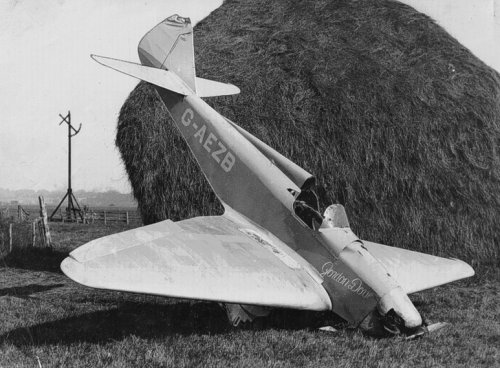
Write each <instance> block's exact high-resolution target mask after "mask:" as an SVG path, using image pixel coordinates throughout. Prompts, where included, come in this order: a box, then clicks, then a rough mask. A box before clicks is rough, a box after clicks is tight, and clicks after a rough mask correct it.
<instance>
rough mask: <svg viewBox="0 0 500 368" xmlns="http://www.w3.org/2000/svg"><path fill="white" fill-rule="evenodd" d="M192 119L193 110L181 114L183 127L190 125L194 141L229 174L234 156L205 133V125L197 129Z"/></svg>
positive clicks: (234, 160)
mask: <svg viewBox="0 0 500 368" xmlns="http://www.w3.org/2000/svg"><path fill="white" fill-rule="evenodd" d="M193 118H194V112H193V110H192V109H190V108H187V109H186V110H185V111H184V113H183V114H182V117H181V122H182V124H183V125H184V126H185V127H188V126H190V125H191V127H192V128H193V137H194V138H195V140H197V141H198V142H199V143H200V145H201V146H202V147H203V148H204V149H205V151H207V152H208V153H209V154H210V156H211V157H212V159H213V160H214V161H215V162H217V163H218V164H219V166H220V167H221V168H222V170H224V171H225V172H230V171H231V169H232V168H233V166H234V164H235V162H236V157H235V155H234V154H233V153H232V152H230V151H228V149H227V147H226V145H225V144H224V143H222V141H221V140H220V139H219V138H217V136H216V135H215V134H214V133H212V132H210V131H208V132H207V126H206V125H205V124H203V125H202V126H201V127H200V128H199V129H198V124H196V123H194V122H193ZM191 123H192V124H191Z"/></svg>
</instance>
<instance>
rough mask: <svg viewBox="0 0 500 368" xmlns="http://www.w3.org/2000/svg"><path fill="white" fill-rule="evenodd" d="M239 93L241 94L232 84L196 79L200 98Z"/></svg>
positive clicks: (197, 92)
mask: <svg viewBox="0 0 500 368" xmlns="http://www.w3.org/2000/svg"><path fill="white" fill-rule="evenodd" d="M238 93H240V89H239V88H238V87H236V86H233V85H232V84H226V83H221V82H215V81H212V80H209V79H203V78H199V77H196V94H197V95H198V96H199V97H215V96H228V95H237V94H238Z"/></svg>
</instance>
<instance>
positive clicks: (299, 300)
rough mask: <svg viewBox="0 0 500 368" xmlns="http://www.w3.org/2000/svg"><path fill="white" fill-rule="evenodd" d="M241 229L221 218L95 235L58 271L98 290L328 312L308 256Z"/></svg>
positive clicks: (201, 218) (161, 223) (323, 294)
mask: <svg viewBox="0 0 500 368" xmlns="http://www.w3.org/2000/svg"><path fill="white" fill-rule="evenodd" d="M244 230H246V229H240V227H239V225H237V224H236V223H234V222H232V221H230V220H228V219H226V218H224V217H222V216H221V217H218V216H215V217H197V218H192V219H189V220H184V221H180V222H176V223H174V222H172V221H162V222H158V223H156V224H153V225H148V226H144V227H141V228H138V229H133V230H129V231H125V232H122V233H118V234H114V235H109V236H106V237H103V238H100V239H96V240H93V241H91V242H90V243H87V244H85V245H83V246H81V247H80V248H77V249H76V250H74V251H72V252H71V253H70V256H69V257H68V258H66V259H65V260H64V261H63V263H62V264H61V269H62V270H63V272H64V273H65V274H66V275H67V276H68V277H70V278H71V279H73V280H75V281H77V282H79V283H80V284H83V285H86V286H90V287H95V288H101V289H111V290H121V291H129V292H135V293H144V294H155V295H163V296H171V297H177V298H188V299H198V300H211V301H218V302H227V303H238V304H251V305H264V306H274V307H284V308H296V309H305V310H317V311H321V310H330V309H331V302H330V298H329V296H328V294H327V293H326V291H325V289H324V288H323V287H322V285H321V284H320V282H321V281H322V279H321V278H319V280H318V279H316V278H314V277H313V276H312V275H311V274H310V271H309V270H308V269H307V267H305V266H303V265H304V264H307V262H306V261H305V260H303V259H302V258H301V257H300V256H299V255H297V254H296V253H293V254H292V255H290V253H287V251H286V250H282V248H283V247H284V246H280V245H279V244H270V243H268V242H267V241H265V240H264V239H261V238H260V237H258V236H256V235H255V234H254V232H252V231H248V230H246V232H244ZM252 234H254V235H253V236H251V235H252ZM292 252H293V251H292Z"/></svg>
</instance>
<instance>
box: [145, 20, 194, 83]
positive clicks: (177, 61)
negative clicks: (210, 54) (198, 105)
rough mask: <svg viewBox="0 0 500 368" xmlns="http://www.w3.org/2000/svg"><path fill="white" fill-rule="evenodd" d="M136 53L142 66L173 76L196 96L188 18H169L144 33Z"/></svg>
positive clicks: (192, 48) (191, 30)
mask: <svg viewBox="0 0 500 368" xmlns="http://www.w3.org/2000/svg"><path fill="white" fill-rule="evenodd" d="M138 52H139V58H140V60H141V63H142V64H143V65H146V66H151V67H155V68H159V69H165V70H169V71H171V72H174V73H175V74H177V76H179V77H180V78H181V79H182V80H183V81H184V83H186V84H187V85H188V86H189V87H190V88H191V89H192V90H193V91H194V92H196V70H195V65H194V46H193V28H192V26H191V20H190V19H189V18H183V17H181V16H179V15H177V14H174V15H171V16H170V17H168V18H167V19H165V20H164V21H163V22H161V23H160V24H158V25H157V26H156V27H154V28H153V29H152V30H151V31H149V32H148V33H146V35H145V36H144V37H143V38H142V40H141V42H140V43H139V48H138Z"/></svg>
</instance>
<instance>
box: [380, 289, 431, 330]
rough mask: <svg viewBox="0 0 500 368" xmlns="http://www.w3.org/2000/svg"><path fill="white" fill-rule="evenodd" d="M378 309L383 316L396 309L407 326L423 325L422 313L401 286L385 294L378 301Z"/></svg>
mask: <svg viewBox="0 0 500 368" xmlns="http://www.w3.org/2000/svg"><path fill="white" fill-rule="evenodd" d="M378 310H379V312H380V313H381V314H382V315H383V316H385V315H387V313H389V312H390V311H391V310H394V312H396V314H397V315H398V316H399V317H401V318H402V319H403V321H404V325H405V327H406V328H416V327H419V326H421V325H422V317H421V316H420V313H419V312H418V311H417V308H415V306H414V305H413V303H412V302H411V300H410V298H408V295H406V293H405V292H404V291H403V289H402V288H401V287H397V288H395V289H392V290H391V291H390V292H388V293H387V294H385V295H384V296H383V297H382V298H381V299H380V300H379V302H378Z"/></svg>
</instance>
